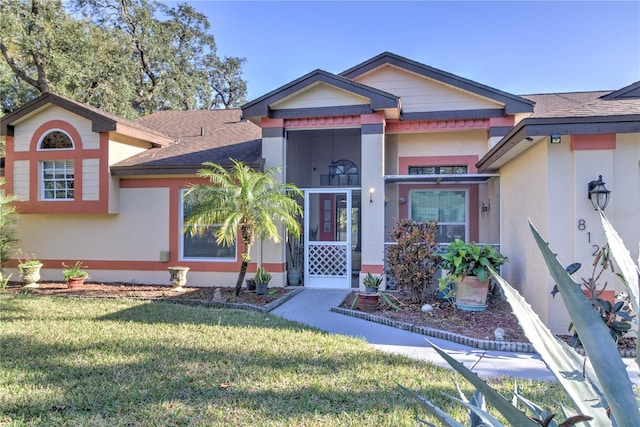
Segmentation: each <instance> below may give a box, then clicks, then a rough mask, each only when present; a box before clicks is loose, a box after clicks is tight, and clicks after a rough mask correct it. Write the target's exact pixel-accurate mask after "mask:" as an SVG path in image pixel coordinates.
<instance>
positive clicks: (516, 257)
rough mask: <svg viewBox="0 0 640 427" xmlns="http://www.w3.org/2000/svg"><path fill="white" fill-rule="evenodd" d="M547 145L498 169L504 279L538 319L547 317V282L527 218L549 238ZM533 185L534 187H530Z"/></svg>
mask: <svg viewBox="0 0 640 427" xmlns="http://www.w3.org/2000/svg"><path fill="white" fill-rule="evenodd" d="M546 158H547V146H546V145H544V144H538V145H536V146H534V147H533V148H531V149H529V150H528V151H526V152H525V153H523V154H522V155H521V156H520V157H518V158H516V159H515V160H513V161H512V162H510V163H509V164H507V165H506V166H504V167H503V168H502V169H501V170H500V174H501V176H500V184H501V192H502V206H501V208H500V211H501V212H502V216H503V219H502V242H501V247H502V252H503V253H504V255H506V256H507V257H509V262H507V263H506V264H505V265H504V266H503V267H502V274H503V276H504V277H505V278H506V279H507V280H508V281H509V283H511V284H512V285H513V286H514V287H516V289H518V290H519V291H520V292H522V293H523V296H524V297H525V298H526V299H527V301H529V303H530V304H531V306H532V307H533V309H534V310H535V311H536V312H537V313H538V315H539V316H540V318H541V319H542V320H543V321H545V322H546V320H547V318H548V306H547V304H548V299H547V295H548V292H549V291H550V289H549V288H548V284H549V280H548V277H547V276H548V275H547V270H546V268H544V261H543V260H542V257H541V256H540V254H539V251H538V249H537V247H536V244H535V241H534V240H533V238H532V237H531V231H530V230H529V225H528V219H530V220H531V221H532V222H533V224H535V226H536V227H537V228H538V230H539V231H540V232H541V233H542V235H543V236H546V235H548V223H547V222H548V218H547V214H546V212H547V207H548V201H547V191H548V182H549V181H548V172H547V164H546ZM533 184H535V185H533Z"/></svg>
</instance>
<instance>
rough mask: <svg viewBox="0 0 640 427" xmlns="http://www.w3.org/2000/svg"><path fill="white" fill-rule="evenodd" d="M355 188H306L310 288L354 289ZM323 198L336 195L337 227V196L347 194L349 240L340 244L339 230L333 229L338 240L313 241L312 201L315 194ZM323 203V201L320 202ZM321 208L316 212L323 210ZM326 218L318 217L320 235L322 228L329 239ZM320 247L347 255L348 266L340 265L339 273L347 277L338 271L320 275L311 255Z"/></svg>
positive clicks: (306, 277)
mask: <svg viewBox="0 0 640 427" xmlns="http://www.w3.org/2000/svg"><path fill="white" fill-rule="evenodd" d="M353 190H354V189H353V188H335V187H330V188H313V189H306V190H303V191H304V260H305V263H304V286H306V287H310V288H330V289H350V288H351V208H352V191H353ZM314 194H316V195H321V194H328V195H333V200H334V203H333V204H332V205H331V212H330V215H329V221H330V222H331V223H332V224H333V225H334V226H335V224H336V223H337V218H336V217H335V215H336V212H337V209H336V205H335V196H336V195H344V196H345V201H346V204H347V205H346V212H347V218H346V220H347V223H346V231H347V232H346V233H345V239H346V240H345V241H336V240H335V234H336V230H335V229H334V230H333V235H334V239H333V240H323V241H321V240H317V239H316V240H315V241H311V238H310V237H311V224H310V219H311V209H312V207H311V206H310V201H311V196H312V195H314ZM319 200H321V199H319ZM319 208H320V206H319V205H318V206H317V207H316V209H319ZM322 222H323V218H321V217H320V214H318V224H315V225H317V227H318V229H317V233H318V236H320V235H321V234H320V231H321V229H322V230H323V233H324V234H325V237H326V232H324V228H323V224H322ZM320 247H324V248H327V249H329V250H336V251H340V252H343V253H345V257H344V265H343V266H342V265H340V266H338V268H337V270H339V272H344V274H338V273H336V272H334V273H333V274H320V273H318V266H317V264H315V262H314V260H313V259H311V258H312V256H310V254H311V253H312V252H313V253H316V249H320Z"/></svg>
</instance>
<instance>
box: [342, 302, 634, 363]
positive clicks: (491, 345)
mask: <svg viewBox="0 0 640 427" xmlns="http://www.w3.org/2000/svg"><path fill="white" fill-rule="evenodd" d="M331 311H333V312H334V313H338V314H343V315H345V316H351V317H357V318H359V319H364V320H368V321H370V322H376V323H380V324H383V325H387V326H391V327H394V328H398V329H403V330H405V331H410V332H415V333H417V334H421V335H426V336H430V337H433V338H439V339H443V340H447V341H451V342H455V343H458V344H462V345H466V346H468V347H474V348H478V349H480V350H495V351H511V352H516V353H534V354H537V353H538V352H537V351H536V350H535V349H534V348H533V345H532V344H531V343H528V342H509V341H495V340H482V339H478V338H471V337H467V336H465V335H460V334H455V333H453V332H448V331H443V330H440V329H434V328H429V327H428V326H420V325H414V324H412V323H408V322H401V321H399V320H394V319H388V318H386V317H382V316H376V315H374V314H371V313H366V312H364V311H358V310H349V309H347V308H342V307H331ZM575 350H576V351H577V352H578V353H580V354H581V355H583V356H584V354H585V353H584V350H583V349H581V348H578V349H575ZM620 356H621V357H630V358H635V357H636V351H635V350H620Z"/></svg>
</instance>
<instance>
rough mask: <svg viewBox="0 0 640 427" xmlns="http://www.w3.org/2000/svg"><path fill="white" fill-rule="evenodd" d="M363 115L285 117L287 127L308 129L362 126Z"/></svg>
mask: <svg viewBox="0 0 640 427" xmlns="http://www.w3.org/2000/svg"><path fill="white" fill-rule="evenodd" d="M360 117H361V116H331V117H309V118H303V119H285V121H284V127H285V128H286V129H306V128H324V127H356V126H360V124H361V123H360Z"/></svg>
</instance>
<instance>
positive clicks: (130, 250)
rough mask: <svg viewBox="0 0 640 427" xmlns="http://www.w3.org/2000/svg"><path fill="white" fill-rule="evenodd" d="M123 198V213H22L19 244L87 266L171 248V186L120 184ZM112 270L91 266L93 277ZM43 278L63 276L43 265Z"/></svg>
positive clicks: (140, 277) (143, 275) (145, 276)
mask: <svg viewBox="0 0 640 427" xmlns="http://www.w3.org/2000/svg"><path fill="white" fill-rule="evenodd" d="M120 199H121V200H120V208H121V209H120V214H119V215H98V214H94V215H73V214H70V215H66V214H64V215H44V214H31V215H20V216H19V217H18V226H17V231H18V238H19V239H20V248H22V250H24V251H25V252H26V253H35V254H36V255H37V257H38V258H40V259H43V260H47V259H55V260H60V259H72V260H83V261H85V264H87V265H88V266H89V267H91V260H109V261H157V260H158V259H159V253H160V251H166V250H168V248H169V227H168V224H169V212H168V209H167V207H168V206H169V191H168V189H165V188H153V189H122V190H121V193H120ZM30 242H37V246H33V244H31V243H30ZM107 274H108V276H107ZM114 274H115V272H113V271H109V272H108V273H103V275H101V274H100V273H99V272H95V271H93V270H92V271H91V275H92V277H93V278H94V279H95V280H105V281H107V280H108V281H113V280H115V279H114V277H115V276H114ZM118 275H120V276H122V275H124V276H128V277H127V280H131V279H136V280H137V281H138V282H140V283H149V282H148V280H149V278H153V274H150V272H140V273H135V272H131V271H125V272H119V273H118ZM165 275H166V272H163V276H162V277H163V278H164V279H166V281H167V282H168V278H167V277H168V276H167V277H164V276H165ZM136 276H137V277H136ZM43 278H44V280H53V279H60V277H59V271H58V270H55V269H52V271H49V269H45V271H44V272H43Z"/></svg>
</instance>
